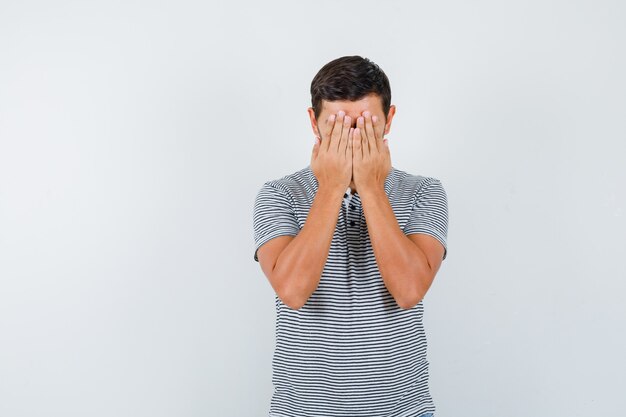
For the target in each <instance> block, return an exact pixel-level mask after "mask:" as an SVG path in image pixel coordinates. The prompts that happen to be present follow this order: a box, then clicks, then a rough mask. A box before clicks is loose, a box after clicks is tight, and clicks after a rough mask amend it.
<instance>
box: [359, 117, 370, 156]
mask: <svg viewBox="0 0 626 417" xmlns="http://www.w3.org/2000/svg"><path fill="white" fill-rule="evenodd" d="M356 124H357V127H358V129H359V136H360V137H361V142H362V144H361V147H362V148H363V155H364V156H365V155H369V153H370V147H369V142H368V141H367V136H366V132H365V118H364V117H363V116H359V118H358V119H357V122H356Z"/></svg>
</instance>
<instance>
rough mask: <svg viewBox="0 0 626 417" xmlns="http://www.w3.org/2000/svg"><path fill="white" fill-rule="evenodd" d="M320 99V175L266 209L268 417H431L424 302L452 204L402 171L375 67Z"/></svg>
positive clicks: (433, 185) (348, 68) (331, 75)
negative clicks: (270, 319) (393, 155)
mask: <svg viewBox="0 0 626 417" xmlns="http://www.w3.org/2000/svg"><path fill="white" fill-rule="evenodd" d="M311 100H312V107H310V108H309V109H308V112H309V116H310V119H311V126H312V128H313V132H314V133H315V135H316V139H315V144H314V146H313V152H312V156H311V162H310V165H308V166H307V167H305V168H303V169H301V170H299V171H296V172H294V173H292V174H289V175H286V176H284V177H282V178H279V179H276V180H270V181H267V182H266V183H265V184H263V186H262V187H261V189H260V191H259V192H258V194H257V196H256V199H255V203H254V213H253V223H254V239H255V245H256V249H255V253H254V259H255V261H258V262H259V263H260V266H261V269H262V270H263V272H264V274H265V275H266V276H267V278H268V280H269V282H270V284H271V286H272V288H273V289H274V291H275V293H276V313H277V317H276V349H275V351H274V358H273V362H272V365H273V377H272V382H273V384H274V388H275V389H274V393H273V396H272V399H271V405H270V412H269V415H270V417H271V416H275V417H279V416H280V417H302V416H310V417H318V416H319V417H322V416H323V417H334V416H349V417H357V416H367V417H376V416H380V417H383V416H384V417H409V416H411V417H423V416H432V415H433V413H434V411H435V406H434V403H433V400H432V397H431V395H430V392H429V388H428V361H427V358H426V335H425V333H424V327H423V324H422V317H423V304H422V300H423V298H424V295H425V294H426V292H427V291H428V289H429V287H430V286H431V284H432V281H433V279H434V277H435V274H436V273H437V271H438V270H439V267H440V265H441V262H442V260H443V259H445V258H446V255H447V245H446V239H447V229H448V209H447V197H446V193H445V191H444V189H443V186H442V184H441V181H439V180H438V179H436V178H433V177H428V176H421V175H413V174H409V173H407V172H405V171H402V170H400V169H397V168H395V167H393V166H392V165H391V159H390V152H389V147H388V145H387V140H386V139H385V138H384V135H385V134H387V133H389V130H390V127H391V121H392V119H393V116H394V114H395V106H394V105H390V102H391V89H390V86H389V80H388V79H387V76H386V75H385V73H384V72H383V71H382V70H381V69H380V68H379V67H378V66H377V65H376V64H375V63H373V62H371V61H370V60H368V59H367V58H362V57H360V56H345V57H341V58H338V59H335V60H333V61H331V62H329V63H328V64H326V65H325V66H323V67H322V68H321V69H320V71H319V72H318V73H317V75H316V76H315V77H314V79H313V81H312V83H311Z"/></svg>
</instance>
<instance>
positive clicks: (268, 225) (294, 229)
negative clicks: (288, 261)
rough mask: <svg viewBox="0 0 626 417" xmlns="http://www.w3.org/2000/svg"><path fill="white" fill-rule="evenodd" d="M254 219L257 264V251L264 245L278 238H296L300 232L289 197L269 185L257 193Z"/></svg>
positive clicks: (256, 258) (256, 259) (255, 258)
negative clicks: (286, 236) (287, 236)
mask: <svg viewBox="0 0 626 417" xmlns="http://www.w3.org/2000/svg"><path fill="white" fill-rule="evenodd" d="M252 217H253V220H252V223H253V227H254V245H255V248H254V260H255V261H257V262H259V258H258V257H257V251H258V250H259V247H260V246H261V245H262V244H264V243H265V242H267V241H268V240H270V239H273V238H275V237H278V236H285V235H289V236H295V235H297V234H298V232H300V225H299V224H298V220H297V218H296V215H295V212H294V208H293V206H292V204H291V201H290V199H289V196H287V195H286V193H285V192H284V191H282V190H280V189H279V188H277V187H275V186H273V185H270V184H269V183H265V184H263V186H262V187H261V189H260V190H259V192H258V193H257V196H256V199H255V201H254V210H253V216H252Z"/></svg>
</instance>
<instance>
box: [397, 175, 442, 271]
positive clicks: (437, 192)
mask: <svg viewBox="0 0 626 417" xmlns="http://www.w3.org/2000/svg"><path fill="white" fill-rule="evenodd" d="M416 194H417V196H416V198H415V203H414V205H413V210H412V211H411V216H410V217H409V220H408V222H407V224H406V226H405V227H404V234H406V235H409V234H412V233H425V234H427V235H431V236H433V237H434V238H436V239H437V240H438V241H439V242H441V244H442V245H443V247H444V252H443V258H442V260H443V259H446V256H447V255H448V245H447V236H448V199H447V195H446V191H445V190H444V188H443V185H442V184H441V181H440V180H438V179H436V178H431V179H430V180H429V182H428V183H426V184H424V185H423V186H422V187H420V189H419V190H417V192H416Z"/></svg>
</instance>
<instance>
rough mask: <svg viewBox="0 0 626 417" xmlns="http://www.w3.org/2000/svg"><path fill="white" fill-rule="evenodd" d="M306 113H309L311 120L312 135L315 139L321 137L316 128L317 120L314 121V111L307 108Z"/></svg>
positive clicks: (311, 108)
mask: <svg viewBox="0 0 626 417" xmlns="http://www.w3.org/2000/svg"><path fill="white" fill-rule="evenodd" d="M306 111H307V113H309V119H311V129H313V134H314V135H315V136H317V137H321V136H320V132H319V129H318V127H317V120H315V110H313V107H309V108H307V109H306Z"/></svg>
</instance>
